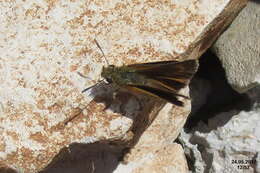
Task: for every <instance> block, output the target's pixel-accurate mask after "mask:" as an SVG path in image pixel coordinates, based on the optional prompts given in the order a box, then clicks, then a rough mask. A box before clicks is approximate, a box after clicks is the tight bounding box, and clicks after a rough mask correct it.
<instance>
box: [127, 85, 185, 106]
mask: <svg viewBox="0 0 260 173" xmlns="http://www.w3.org/2000/svg"><path fill="white" fill-rule="evenodd" d="M124 88H126V89H127V90H130V91H133V92H135V93H136V92H140V93H144V94H147V95H150V96H153V97H157V98H160V99H164V100H166V101H168V102H170V103H172V104H175V105H177V106H183V102H182V101H180V100H178V99H177V96H182V95H179V94H175V93H173V92H170V91H166V90H161V89H158V88H153V87H150V86H144V85H127V86H124Z"/></svg>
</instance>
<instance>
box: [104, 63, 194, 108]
mask: <svg viewBox="0 0 260 173" xmlns="http://www.w3.org/2000/svg"><path fill="white" fill-rule="evenodd" d="M197 67H198V63H197V61H196V60H186V61H182V62H178V61H160V62H152V63H143V64H132V65H124V66H120V67H117V66H114V65H109V66H108V67H103V69H102V73H101V76H102V77H103V78H104V79H105V80H106V81H107V82H108V83H113V84H115V85H117V86H119V87H122V88H125V89H127V90H131V91H134V92H141V93H145V94H148V95H151V96H154V97H157V98H161V99H164V100H166V101H168V102H171V103H173V104H175V105H178V106H183V102H182V101H180V100H178V97H183V98H188V97H186V96H183V95H181V94H178V91H179V90H180V89H181V88H184V87H185V86H186V85H187V84H188V83H189V82H190V79H191V78H192V77H193V75H194V73H195V72H196V71H197Z"/></svg>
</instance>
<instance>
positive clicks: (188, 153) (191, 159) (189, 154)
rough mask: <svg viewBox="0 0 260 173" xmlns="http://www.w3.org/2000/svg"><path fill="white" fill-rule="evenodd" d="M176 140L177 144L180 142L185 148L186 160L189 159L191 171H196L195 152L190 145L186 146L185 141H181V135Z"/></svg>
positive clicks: (188, 163)
mask: <svg viewBox="0 0 260 173" xmlns="http://www.w3.org/2000/svg"><path fill="white" fill-rule="evenodd" d="M174 142H176V143H177V144H180V145H181V146H182V148H183V150H184V154H185V157H186V160H187V165H188V168H189V170H190V171H191V172H195V167H194V164H195V159H196V158H195V156H194V153H193V152H192V150H190V149H189V148H188V147H186V146H185V144H184V142H183V141H181V140H180V139H179V137H178V138H177V139H176V140H175V141H174Z"/></svg>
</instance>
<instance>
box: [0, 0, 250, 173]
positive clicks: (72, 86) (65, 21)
mask: <svg viewBox="0 0 260 173" xmlns="http://www.w3.org/2000/svg"><path fill="white" fill-rule="evenodd" d="M246 2H247V0H211V1H208V0H202V1H198V0H173V1H151V0H150V1H148V0H147V1H146V0H144V1H138V0H134V1H119V0H113V1H112V0H91V1H85V0H79V1H67V0H64V1H50V0H45V1H15V0H9V1H7V0H5V1H1V2H0V14H1V15H0V16H1V17H0V21H1V25H0V134H1V136H0V165H1V167H0V171H2V170H4V169H5V170H7V168H10V169H12V170H16V171H17V172H26V173H34V172H39V171H40V170H42V169H44V168H45V167H46V166H47V165H53V163H55V160H57V159H58V158H57V156H58V155H59V154H60V153H61V152H62V151H63V150H64V149H67V150H68V151H70V149H71V148H70V146H71V144H75V143H80V144H88V143H93V142H102V143H106V144H107V143H109V144H113V145H115V146H120V147H119V148H120V149H122V150H123V148H124V147H131V148H132V150H130V151H129V153H128V154H127V155H126V156H125V159H124V160H126V162H127V163H126V165H128V164H130V166H129V167H130V168H129V170H133V171H134V172H144V171H147V170H148V169H149V168H151V169H152V168H153V166H154V167H156V168H154V169H155V170H159V169H161V170H162V172H174V170H176V171H175V172H187V165H186V162H185V159H184V156H183V157H180V156H179V155H178V154H176V155H174V153H183V152H182V151H181V148H180V146H178V145H177V144H173V143H172V141H173V140H174V139H175V138H176V136H177V135H178V133H179V130H180V129H181V128H182V126H183V124H184V123H185V121H186V118H187V116H188V114H189V112H190V101H189V100H184V102H185V106H184V107H176V106H174V105H169V104H167V105H166V107H164V104H165V103H162V102H161V101H160V100H156V99H153V98H150V97H146V96H140V98H139V96H138V97H137V96H135V95H132V94H130V93H128V92H126V91H119V92H117V95H114V94H113V91H114V90H115V89H114V88H113V87H111V86H106V85H101V86H98V87H96V88H94V89H93V90H91V91H88V92H87V93H84V94H83V93H81V91H82V90H83V89H84V88H86V87H88V86H90V85H92V84H93V83H95V82H96V81H98V80H99V79H100V73H101V70H102V66H103V65H105V61H104V58H103V57H102V54H101V52H100V50H99V49H98V48H97V46H96V45H95V44H94V42H93V40H94V39H97V40H98V42H99V44H100V45H101V47H102V49H103V50H104V53H105V54H106V57H107V59H108V61H109V63H110V64H115V65H122V64H132V63H143V62H152V61H158V60H161V61H163V60H176V59H178V60H185V59H194V58H198V57H199V56H200V55H201V54H202V53H203V52H204V51H205V50H206V49H207V48H208V47H209V46H210V45H211V44H212V43H213V41H214V40H215V39H216V38H217V36H218V35H219V34H220V33H221V32H222V31H223V30H224V29H225V28H226V27H227V26H228V24H229V23H230V22H231V21H232V20H233V19H234V17H235V16H236V15H237V13H238V12H239V11H240V10H241V9H242V8H243V7H244V6H245V4H246ZM170 55H171V56H170ZM78 72H80V73H81V74H83V75H84V76H86V77H87V78H88V79H85V78H83V77H82V76H80V75H78ZM182 92H184V93H186V95H188V88H186V89H184V90H183V91H182ZM165 111H166V113H165ZM75 115H78V116H76V117H75V118H73V117H74V116H75ZM153 120H154V121H153ZM148 127H149V128H148ZM147 128H148V129H147ZM146 129H147V131H146ZM143 133H144V134H143ZM142 134H143V136H142ZM151 143H153V145H150V144H151ZM86 147H88V145H86ZM149 147H150V149H151V150H150V149H149ZM151 147H152V148H151ZM153 147H154V148H153ZM73 148H74V147H73ZM83 148H84V147H83ZM165 148H166V150H167V151H168V154H167V151H166V150H164V149H165ZM173 150H176V152H175V151H173ZM76 151H77V150H76ZM80 151H81V150H79V152H80ZM113 151H114V150H113ZM137 151H141V153H140V152H137ZM150 152H151V153H150ZM68 153H70V152H68ZM113 153H114V152H113ZM116 153H117V152H116ZM160 153H161V155H160ZM150 154H151V155H153V156H151V157H150V156H149V155H150ZM167 155H171V156H169V157H167V158H164V157H163V156H167ZM182 155H183V154H182ZM137 157H138V158H137ZM108 158H110V157H108ZM142 158H148V160H149V159H150V160H149V161H148V162H147V163H145V164H141V165H139V166H138V165H137V166H136V167H134V168H133V167H131V163H135V162H137V161H138V160H140V159H142ZM178 158H179V159H180V160H181V161H182V165H183V166H180V165H176V164H171V165H169V164H167V163H170V162H173V161H174V162H179V161H180V160H179V161H176V159H178ZM83 159H84V158H83ZM82 163H83V164H84V162H82ZM91 163H92V162H91ZM157 163H158V164H157ZM120 167H121V165H120ZM120 167H118V169H119V168H120ZM71 168H72V169H73V164H72V165H71ZM92 168H93V170H95V169H94V168H95V163H94V162H93V165H92V167H91V169H92ZM164 168H165V169H164ZM113 169H114V170H117V169H116V167H113ZM45 170H46V169H45ZM74 171H75V170H74Z"/></svg>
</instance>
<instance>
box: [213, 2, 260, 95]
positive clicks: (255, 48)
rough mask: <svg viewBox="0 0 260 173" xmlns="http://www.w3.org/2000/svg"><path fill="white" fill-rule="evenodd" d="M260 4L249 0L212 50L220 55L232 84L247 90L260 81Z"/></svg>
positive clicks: (242, 90)
mask: <svg viewBox="0 0 260 173" xmlns="http://www.w3.org/2000/svg"><path fill="white" fill-rule="evenodd" d="M259 16H260V4H259V1H249V3H248V4H247V6H246V8H244V9H243V11H242V12H241V13H240V14H239V15H238V16H237V18H236V19H235V20H234V21H233V23H232V24H231V26H230V27H229V28H228V29H227V30H226V31H225V32H224V33H223V34H222V35H221V36H220V37H219V38H218V40H217V41H216V43H215V44H214V46H212V51H213V52H214V53H215V54H216V55H217V56H218V57H219V59H220V60H221V62H222V65H223V68H224V69H225V71H226V76H227V79H228V82H229V84H230V85H231V86H232V87H233V88H234V89H235V90H236V91H238V92H240V93H243V92H245V91H247V90H248V89H250V88H252V87H254V86H256V85H257V84H260V46H259V45H260V39H259V35H260V29H259V28H260V19H259V18H260V17H259Z"/></svg>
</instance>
